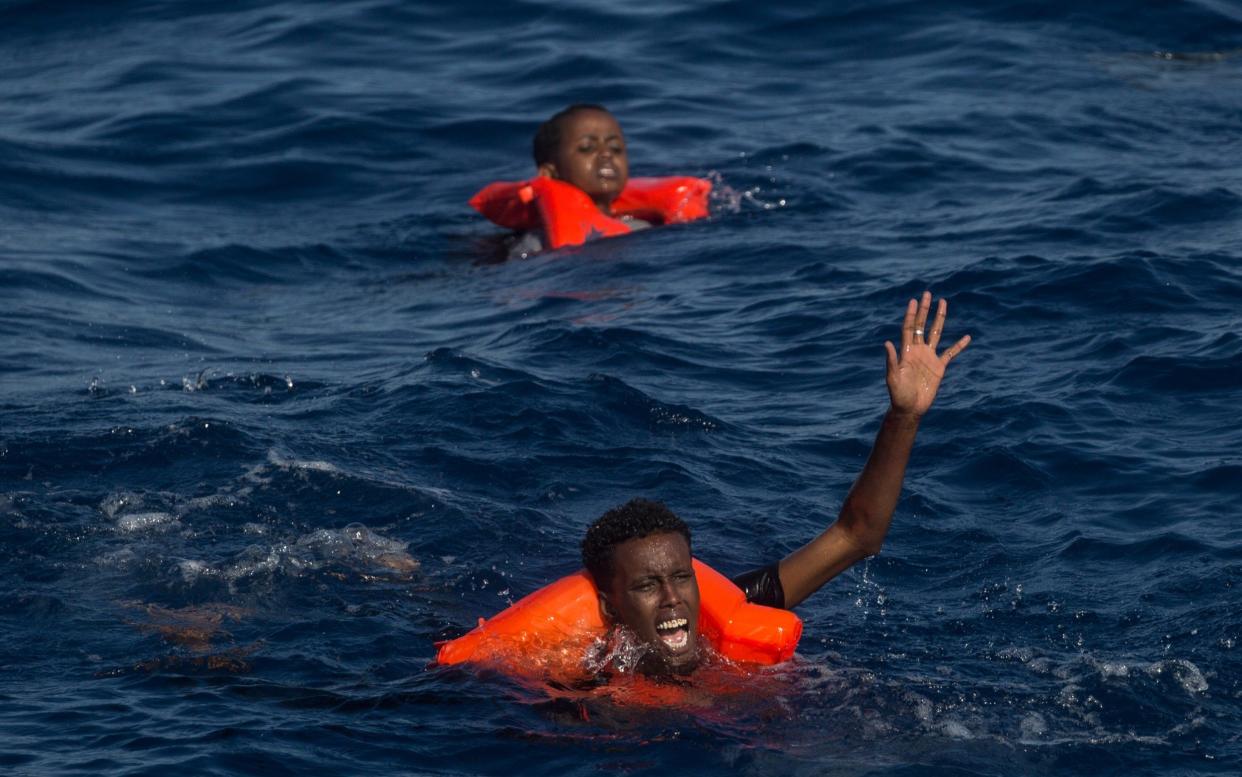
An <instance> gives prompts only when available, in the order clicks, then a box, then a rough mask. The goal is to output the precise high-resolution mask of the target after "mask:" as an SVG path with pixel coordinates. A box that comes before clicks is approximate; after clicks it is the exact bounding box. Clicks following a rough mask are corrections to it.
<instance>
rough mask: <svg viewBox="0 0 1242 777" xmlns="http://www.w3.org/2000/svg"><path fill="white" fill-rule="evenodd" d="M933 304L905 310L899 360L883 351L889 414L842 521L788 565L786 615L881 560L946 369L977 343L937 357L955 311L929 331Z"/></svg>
mask: <svg viewBox="0 0 1242 777" xmlns="http://www.w3.org/2000/svg"><path fill="white" fill-rule="evenodd" d="M931 301H932V297H931V292H926V291H925V292H923V297H922V299H921V300H910V302H909V303H908V304H907V305H906V315H905V319H904V320H903V321H902V325H901V352H900V354H898V351H897V349H896V348H895V347H894V346H893V344H892V343H891V342H886V343H884V348H885V350H886V351H887V352H888V374H887V379H886V381H887V383H888V396H889V402H890V404H889V409H888V412H887V413H885V415H884V421H883V423H882V424H880V432H879V434H877V435H876V438H875V445H874V446H872V448H871V455H870V456H869V457H868V458H867V463H866V465H865V466H863V470H862V473H861V474H859V476H858V479H857V480H855V481H854V485H853V487H852V488H850V492H849V494H848V495H847V496H846V497H845V504H843V505H842V506H841V513H840V514H839V515H838V516H837V520H836V521H835V522H834V523H833V524H832V525H831V526H829V527H828V528H827V529H825V530H824V532H823V533H822V534H820V535H819V536H818V537H816V538H815V539H813V540H811V541H810V542H808V543H807V544H806V545H803V546H802V547H801V548H798V549H797V550H795V551H794V552H793V553H790V554H789V555H788V556H786V557H785V558H784V559H782V560H781V563H780V568H779V574H780V578H781V586H782V587H783V588H784V589H785V606H786V607H794V606H795V605H797V604H799V603H800V602H802V601H803V600H804V599H806V598H807V597H808V596H810V595H811V594H813V593H815V592H816V591H818V590H819V589H820V587H821V586H823V585H824V583H826V582H828V581H829V580H831V579H832V578H834V577H836V576H837V575H839V574H841V573H842V572H844V571H845V570H846V569H848V568H849V567H851V566H852V565H853V564H854V563H856V562H858V561H860V560H862V559H864V558H867V557H868V556H874V555H875V554H876V553H879V552H880V546H881V545H883V543H884V536H885V535H886V534H888V527H889V524H890V523H891V522H892V520H893V511H894V510H895V509H896V508H897V500H898V498H899V497H900V496H901V483H902V481H903V480H904V479H905V475H906V463H907V462H909V460H910V451H911V449H912V448H913V447H914V437H915V434H916V433H917V432H918V429H919V421H920V420H921V419H922V418H923V414H924V413H926V412H927V410H928V409H929V408H930V407H931V405H932V402H933V401H934V400H935V399H936V392H937V391H938V390H939V389H940V381H941V379H942V378H943V377H944V371H945V367H947V366H948V364H949V362H950V361H952V360H953V358H954V357H956V356H957V355H958V354H959V353H961V352H962V351H963V350H965V348H966V346H968V345H969V344H970V335H966V336H965V337H963V338H962V339H960V340H958V341H957V342H956V343H954V344H953V346H952V347H950V348H948V349H946V350H945V351H944V352H943V353H941V354H939V355H937V354H936V347H937V346H938V345H939V344H940V334H941V332H942V331H943V329H944V320H945V315H946V313H947V311H948V303H946V302H945V301H944V300H943V299H942V300H940V304H939V305H938V306H937V308H936V317H935V319H933V321H932V325H931V329H930V330H926V331H925V327H926V325H927V316H928V314H929V313H930V311H931Z"/></svg>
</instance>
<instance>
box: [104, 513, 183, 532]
mask: <svg viewBox="0 0 1242 777" xmlns="http://www.w3.org/2000/svg"><path fill="white" fill-rule="evenodd" d="M179 525H180V522H179V521H178V520H177V518H176V517H175V516H174V515H172V513H164V512H151V513H130V514H129V515H122V516H121V517H120V518H117V519H116V528H117V531H120V532H125V533H131V532H139V531H147V530H149V529H160V530H167V529H172V528H174V527H176V526H179Z"/></svg>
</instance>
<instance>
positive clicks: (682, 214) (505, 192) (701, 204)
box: [470, 176, 712, 248]
mask: <svg viewBox="0 0 1242 777" xmlns="http://www.w3.org/2000/svg"><path fill="white" fill-rule="evenodd" d="M711 189H712V185H711V182H710V181H705V180H703V179H701V178H691V177H687V176H681V177H670V178H631V179H630V180H629V182H628V183H627V184H626V187H625V189H624V190H623V191H622V192H621V194H620V195H618V197H617V199H616V200H615V201H614V202H613V205H612V212H613V214H614V215H615V216H632V217H634V218H639V219H643V220H644V221H651V222H655V223H659V224H678V223H682V222H686V221H694V220H695V219H701V218H704V217H706V216H707V215H708V210H707V195H708V194H709V193H710V192H711ZM470 206H471V207H473V208H474V209H475V210H477V211H478V212H480V213H482V214H483V215H484V216H486V217H487V218H488V219H489V220H491V221H492V222H493V223H495V224H498V225H500V226H502V227H504V228H506V229H512V230H516V231H519V232H526V231H530V230H539V232H540V233H541V234H542V236H543V242H544V245H545V246H547V247H548V248H561V247H564V246H572V245H582V244H583V243H585V242H587V241H588V240H591V239H593V238H597V237H614V236H616V235H623V234H625V233H627V232H629V231H630V228H629V227H628V226H627V225H626V224H625V223H624V222H623V221H621V220H620V219H619V218H612V217H609V216H605V215H604V214H603V213H601V212H600V210H599V208H598V207H596V205H595V202H594V201H593V200H591V198H590V197H589V196H588V195H587V193H586V192H584V191H582V190H581V189H579V188H578V187H576V186H574V185H572V184H568V183H565V182H564V181H557V180H554V179H552V178H543V177H539V178H532V179H530V180H529V181H499V182H497V183H492V184H488V185H487V186H485V187H483V189H482V190H480V191H479V193H478V194H476V195H474V196H473V197H471V198H470Z"/></svg>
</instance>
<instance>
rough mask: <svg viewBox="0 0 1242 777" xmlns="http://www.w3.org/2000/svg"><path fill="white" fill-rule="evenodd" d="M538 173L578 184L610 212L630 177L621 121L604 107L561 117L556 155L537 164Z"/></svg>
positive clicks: (601, 208)
mask: <svg viewBox="0 0 1242 777" xmlns="http://www.w3.org/2000/svg"><path fill="white" fill-rule="evenodd" d="M539 173H540V175H546V176H548V177H551V178H556V179H559V180H562V181H565V182H566V183H570V184H573V185H574V186H577V187H578V188H579V189H581V190H582V191H584V192H586V193H587V195H588V196H590V198H591V199H592V200H594V201H595V204H596V206H597V207H599V209H600V210H602V211H604V212H605V213H611V212H612V201H613V200H615V199H616V198H617V195H618V194H620V193H621V190H622V189H624V188H625V184H626V182H627V181H628V180H629V177H630V165H629V162H628V161H627V159H626V156H625V136H624V135H622V134H621V125H620V124H618V123H617V120H616V119H614V118H613V117H612V114H610V113H606V112H604V111H592V110H584V111H577V112H575V113H571V114H570V115H569V116H568V117H566V118H565V119H563V120H562V124H561V143H560V146H559V147H558V148H557V149H556V155H555V157H554V158H553V160H552V162H546V163H544V164H542V165H540V167H539Z"/></svg>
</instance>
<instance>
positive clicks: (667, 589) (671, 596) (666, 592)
mask: <svg viewBox="0 0 1242 777" xmlns="http://www.w3.org/2000/svg"><path fill="white" fill-rule="evenodd" d="M678 604H681V594H680V593H679V592H678V591H677V586H675V585H673V581H672V580H665V581H664V582H663V583H661V584H660V606H661V607H672V606H675V605H678Z"/></svg>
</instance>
